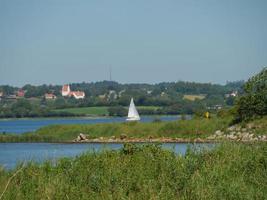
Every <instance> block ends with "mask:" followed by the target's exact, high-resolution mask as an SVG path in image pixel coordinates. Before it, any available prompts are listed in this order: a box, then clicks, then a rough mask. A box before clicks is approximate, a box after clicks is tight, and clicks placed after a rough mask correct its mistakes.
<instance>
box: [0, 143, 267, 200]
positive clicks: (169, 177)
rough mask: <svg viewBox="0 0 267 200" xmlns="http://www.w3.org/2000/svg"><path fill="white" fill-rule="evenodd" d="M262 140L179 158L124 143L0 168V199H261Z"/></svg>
mask: <svg viewBox="0 0 267 200" xmlns="http://www.w3.org/2000/svg"><path fill="white" fill-rule="evenodd" d="M266 152H267V144H266V143H258V144H254V145H248V144H236V143H222V144H220V145H217V147H215V148H214V149H212V150H204V149H203V150H202V151H199V150H194V149H191V150H189V151H187V153H186V155H185V156H179V155H176V154H175V153H173V152H172V151H171V150H164V149H162V148H161V147H160V146H159V145H142V146H136V145H130V144H126V145H125V146H124V147H123V148H122V149H121V150H118V151H107V150H106V151H102V152H100V153H85V154H83V155H81V156H79V157H76V158H74V159H71V158H62V159H60V160H59V161H57V164H56V165H55V164H53V163H52V162H50V161H47V162H45V163H44V164H41V165H40V164H37V163H33V162H32V163H29V164H26V165H25V166H24V165H18V166H17V168H16V169H14V170H12V171H5V170H0V199H5V200H9V199H13V200H16V199H18V200H20V199H56V200H57V199H58V200H59V199H133V200H135V199H140V200H143V199H144V200H147V199H178V200H179V199H182V200H187V199H188V200H193V199H199V200H202V199H203V200H204V199H209V200H213V199H227V200H241V199H242V200H251V199H266V196H267V167H266V166H267V155H266Z"/></svg>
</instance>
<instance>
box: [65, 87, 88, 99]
mask: <svg viewBox="0 0 267 200" xmlns="http://www.w3.org/2000/svg"><path fill="white" fill-rule="evenodd" d="M61 94H62V96H63V97H72V96H73V97H74V98H75V99H84V97H85V93H84V92H83V91H71V89H70V86H69V85H63V86H62V90H61Z"/></svg>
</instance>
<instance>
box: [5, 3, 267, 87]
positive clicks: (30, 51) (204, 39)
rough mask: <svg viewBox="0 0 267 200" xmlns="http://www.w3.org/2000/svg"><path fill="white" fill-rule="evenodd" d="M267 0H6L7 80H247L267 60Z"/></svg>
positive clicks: (20, 81)
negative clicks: (110, 72)
mask: <svg viewBox="0 0 267 200" xmlns="http://www.w3.org/2000/svg"><path fill="white" fill-rule="evenodd" d="M266 10H267V1H265V0H250V1H248V0H223V1H221V0H203V1H199V0H183V1H180V0H161V1H158V0H112V1H111V0H0V84H11V85H18V86H20V85H24V84H26V83H31V84H43V83H47V84H50V83H52V84H62V83H70V82H82V81H86V82H91V81H101V80H106V79H109V68H110V67H111V68H112V77H113V80H115V81H118V82H122V83H139V82H142V83H156V82H162V81H178V80H185V81H196V82H212V83H221V84H224V83H225V82H226V81H227V80H229V81H234V80H244V79H247V78H248V77H250V76H251V75H253V74H255V73H257V72H259V71H260V70H261V69H262V68H263V67H264V66H267V39H266V36H267V23H266V20H267V12H266Z"/></svg>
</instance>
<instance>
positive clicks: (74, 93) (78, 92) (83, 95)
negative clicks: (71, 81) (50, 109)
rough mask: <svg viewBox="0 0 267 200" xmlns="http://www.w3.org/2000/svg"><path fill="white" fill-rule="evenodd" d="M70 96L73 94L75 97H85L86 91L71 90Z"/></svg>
mask: <svg viewBox="0 0 267 200" xmlns="http://www.w3.org/2000/svg"><path fill="white" fill-rule="evenodd" d="M70 96H73V97H74V98H75V99H84V97H85V93H84V92H83V91H71V92H70Z"/></svg>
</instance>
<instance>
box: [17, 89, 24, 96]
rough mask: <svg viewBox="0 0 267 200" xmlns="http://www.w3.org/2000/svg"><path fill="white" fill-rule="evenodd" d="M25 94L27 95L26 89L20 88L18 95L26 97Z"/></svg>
mask: <svg viewBox="0 0 267 200" xmlns="http://www.w3.org/2000/svg"><path fill="white" fill-rule="evenodd" d="M24 95H25V91H24V90H22V89H20V90H18V91H17V96H18V97H24Z"/></svg>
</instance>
